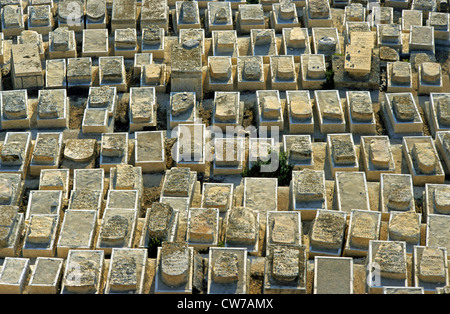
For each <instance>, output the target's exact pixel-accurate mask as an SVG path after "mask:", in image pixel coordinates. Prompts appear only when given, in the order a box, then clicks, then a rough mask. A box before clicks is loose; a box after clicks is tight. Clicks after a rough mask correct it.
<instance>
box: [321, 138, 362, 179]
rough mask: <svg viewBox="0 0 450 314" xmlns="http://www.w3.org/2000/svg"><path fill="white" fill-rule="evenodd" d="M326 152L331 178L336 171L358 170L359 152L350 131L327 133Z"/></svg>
mask: <svg viewBox="0 0 450 314" xmlns="http://www.w3.org/2000/svg"><path fill="white" fill-rule="evenodd" d="M327 154H328V162H329V165H330V170H331V175H332V177H333V178H334V177H335V174H336V172H338V171H352V172H353V171H358V170H359V154H357V153H356V147H355V144H354V142H353V135H352V134H351V133H336V134H327Z"/></svg>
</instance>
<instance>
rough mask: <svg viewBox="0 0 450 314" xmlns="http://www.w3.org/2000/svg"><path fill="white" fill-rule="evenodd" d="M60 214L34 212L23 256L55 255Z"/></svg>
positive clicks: (28, 227) (26, 235) (25, 240)
mask: <svg viewBox="0 0 450 314" xmlns="http://www.w3.org/2000/svg"><path fill="white" fill-rule="evenodd" d="M58 224H59V215H42V214H33V215H31V217H30V222H29V224H28V226H27V230H26V234H25V239H24V243H23V247H22V256H23V257H30V258H33V257H53V256H55V249H56V246H55V244H56V232H57V230H58Z"/></svg>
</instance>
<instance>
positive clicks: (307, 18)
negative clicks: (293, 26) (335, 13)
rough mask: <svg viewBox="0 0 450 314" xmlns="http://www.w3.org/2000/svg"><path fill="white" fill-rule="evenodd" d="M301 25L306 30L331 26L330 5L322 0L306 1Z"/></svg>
mask: <svg viewBox="0 0 450 314" xmlns="http://www.w3.org/2000/svg"><path fill="white" fill-rule="evenodd" d="M302 16H303V24H304V25H305V27H307V28H312V27H331V26H332V25H333V20H332V15H331V8H330V3H329V2H328V1H323V0H309V1H308V0H306V6H305V7H304V8H303V15H302Z"/></svg>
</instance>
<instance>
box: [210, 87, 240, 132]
mask: <svg viewBox="0 0 450 314" xmlns="http://www.w3.org/2000/svg"><path fill="white" fill-rule="evenodd" d="M243 115H244V105H243V103H242V102H241V101H240V92H221V91H219V92H217V91H216V92H214V105H213V108H212V115H211V125H213V126H214V127H219V128H220V129H221V130H222V131H224V132H225V131H226V129H227V127H233V128H237V127H238V126H240V125H242V119H243Z"/></svg>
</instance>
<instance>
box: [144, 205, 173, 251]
mask: <svg viewBox="0 0 450 314" xmlns="http://www.w3.org/2000/svg"><path fill="white" fill-rule="evenodd" d="M178 217H179V211H178V210H175V209H174V208H173V207H172V206H171V205H169V204H167V203H160V202H154V203H153V204H152V206H151V207H150V208H147V211H146V213H145V223H144V229H143V232H142V236H141V239H140V242H139V247H142V248H148V247H149V245H150V243H151V242H150V241H153V240H155V239H158V240H160V241H161V242H162V243H166V242H173V241H174V240H175V236H176V232H177V229H178Z"/></svg>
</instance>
